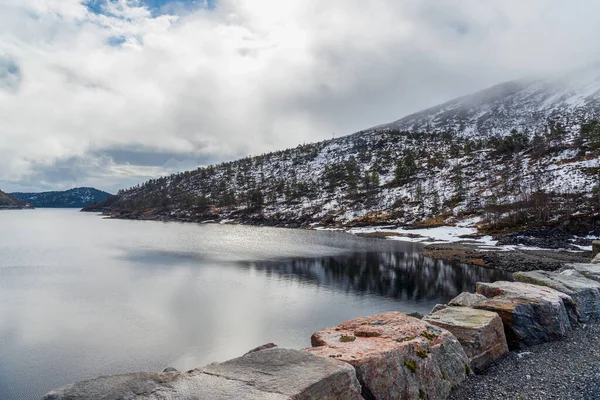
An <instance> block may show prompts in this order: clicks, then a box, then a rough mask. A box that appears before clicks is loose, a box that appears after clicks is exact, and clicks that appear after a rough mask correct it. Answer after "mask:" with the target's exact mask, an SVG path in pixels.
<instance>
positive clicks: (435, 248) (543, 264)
mask: <svg viewBox="0 0 600 400" xmlns="http://www.w3.org/2000/svg"><path fill="white" fill-rule="evenodd" d="M89 212H97V211H89ZM100 216H102V217H103V218H106V219H124V220H134V221H156V222H179V223H196V224H233V225H248V226H259V227H272V228H287V229H305V230H326V231H338V232H344V233H348V234H352V235H356V236H361V237H366V238H376V239H384V240H399V241H406V242H412V243H420V244H422V245H423V246H424V250H423V253H422V255H423V256H425V257H428V258H433V259H438V260H442V261H445V262H448V263H459V264H467V265H475V266H479V267H484V268H489V269H497V270H501V271H507V272H517V271H534V270H545V271H556V270H558V269H560V268H562V267H563V266H564V265H566V264H572V263H586V262H589V260H590V259H591V254H592V251H591V246H589V247H590V249H589V250H588V249H587V248H585V249H582V248H581V247H585V246H579V245H577V244H576V242H577V241H578V242H579V243H589V241H590V239H593V237H589V236H587V237H580V236H577V235H574V234H565V232H563V231H560V230H557V229H556V228H548V229H547V230H539V229H538V230H534V231H530V232H528V231H519V232H511V233H507V234H502V235H496V237H494V238H493V237H492V236H490V235H480V234H479V233H478V230H477V228H476V226H475V225H476V223H477V222H478V220H477V219H470V220H465V221H462V222H459V223H457V224H456V226H439V227H432V228H423V227H412V226H411V227H399V226H395V225H372V226H362V227H355V226H327V225H317V224H315V223H307V221H294V222H290V221H274V220H269V219H224V220H216V219H207V220H184V219H181V218H168V217H166V216H164V215H163V216H160V217H159V218H157V216H156V215H153V216H152V217H149V216H139V217H132V216H124V215H110V214H106V213H102V214H100ZM440 232H442V235H440ZM521 232H524V233H525V234H527V233H531V234H532V235H531V236H525V235H520V233H521ZM557 232H558V233H559V234H555V233H557ZM440 236H441V237H443V238H445V239H446V240H444V239H442V238H440ZM496 238H498V239H496ZM519 242H525V243H519ZM532 244H533V246H532ZM535 244H542V245H546V246H548V245H554V246H555V247H553V248H549V247H540V246H535ZM568 247H571V248H570V249H569V248H568ZM578 247H579V248H578Z"/></svg>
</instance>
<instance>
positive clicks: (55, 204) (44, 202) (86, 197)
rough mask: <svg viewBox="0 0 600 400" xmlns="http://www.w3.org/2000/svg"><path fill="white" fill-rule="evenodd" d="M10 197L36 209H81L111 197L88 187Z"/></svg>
mask: <svg viewBox="0 0 600 400" xmlns="http://www.w3.org/2000/svg"><path fill="white" fill-rule="evenodd" d="M10 195H11V196H13V197H15V198H17V199H20V200H22V201H25V202H27V203H29V204H32V205H33V206H34V207H38V208H44V207H52V208H82V207H85V206H88V205H90V204H94V203H98V202H100V201H103V200H106V199H107V198H109V197H110V196H112V195H111V194H110V193H106V192H103V191H101V190H98V189H94V188H89V187H81V188H74V189H69V190H65V191H62V192H42V193H22V192H15V193H10Z"/></svg>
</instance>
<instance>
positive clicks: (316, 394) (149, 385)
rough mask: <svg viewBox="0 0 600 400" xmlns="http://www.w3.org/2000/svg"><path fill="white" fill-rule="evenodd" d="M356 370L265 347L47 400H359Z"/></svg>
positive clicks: (109, 380) (57, 393)
mask: <svg viewBox="0 0 600 400" xmlns="http://www.w3.org/2000/svg"><path fill="white" fill-rule="evenodd" d="M360 392H361V387H360V384H359V383H358V380H357V378H356V374H355V372H354V368H352V367H351V366H350V365H348V364H346V363H343V362H340V361H337V360H332V359H324V358H322V357H316V356H313V355H311V354H308V353H306V352H303V351H299V350H288V349H279V348H274V349H267V350H262V351H256V352H253V353H249V354H246V355H244V356H242V357H239V358H236V359H233V360H230V361H226V362H224V363H221V364H211V365H209V366H206V367H204V368H201V369H196V370H192V371H189V372H186V373H180V372H167V373H133V374H125V375H115V376H107V377H100V378H96V379H92V380H88V381H82V382H78V383H75V384H73V385H68V386H64V387H62V388H59V389H56V390H54V391H52V392H50V393H48V394H46V396H44V398H43V400H83V399H86V400H88V399H89V400H91V399H94V400H129V399H132V400H133V399H136V400H138V399H148V400H150V399H151V400H159V399H160V400H167V399H169V400H170V399H177V400H199V399H202V400H228V399H241V400H284V399H287V400H291V399H294V400H296V399H298V400H309V399H327V400H344V399H350V400H359V399H362V396H361V395H360Z"/></svg>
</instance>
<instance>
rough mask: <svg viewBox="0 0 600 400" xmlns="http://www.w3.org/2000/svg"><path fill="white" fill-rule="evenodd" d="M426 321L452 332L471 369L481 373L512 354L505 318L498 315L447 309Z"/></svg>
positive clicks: (465, 309)
mask: <svg viewBox="0 0 600 400" xmlns="http://www.w3.org/2000/svg"><path fill="white" fill-rule="evenodd" d="M425 321H426V322H429V323H430V324H432V325H436V326H439V327H440V328H444V329H446V330H447V331H449V332H450V333H452V334H453V335H454V336H456V338H457V339H458V341H459V342H460V344H461V345H462V347H463V349H464V350H465V353H466V354H467V357H469V363H470V364H471V368H473V369H474V370H475V371H477V372H480V371H482V370H484V369H485V368H486V367H487V366H488V365H490V364H491V363H493V362H494V361H496V360H498V359H499V358H501V357H502V356H503V355H504V354H506V353H508V345H507V344H506V336H505V335H504V327H503V325H502V319H500V317H499V316H498V314H496V313H495V312H491V311H486V310H476V309H473V308H470V307H447V308H445V309H443V310H440V311H438V312H435V313H432V314H431V315H428V316H427V317H425Z"/></svg>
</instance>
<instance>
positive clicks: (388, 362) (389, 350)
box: [306, 312, 470, 400]
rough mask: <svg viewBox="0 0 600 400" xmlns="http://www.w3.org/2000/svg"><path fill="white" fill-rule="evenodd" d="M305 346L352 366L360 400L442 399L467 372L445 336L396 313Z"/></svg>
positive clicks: (456, 346) (457, 348)
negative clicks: (361, 391)
mask: <svg viewBox="0 0 600 400" xmlns="http://www.w3.org/2000/svg"><path fill="white" fill-rule="evenodd" d="M311 343H312V345H313V346H314V347H313V348H311V349H306V351H308V352H310V353H312V354H317V355H320V356H323V357H327V358H333V359H337V360H342V361H345V362H347V363H349V364H351V365H353V366H354V368H355V369H356V375H357V376H358V379H359V381H360V383H361V385H362V387H363V396H364V397H365V398H366V399H380V400H386V399H409V400H412V399H430V400H435V399H445V398H446V397H447V396H448V394H449V393H450V390H451V388H453V387H455V386H457V385H458V384H460V383H461V382H463V381H464V380H465V379H466V377H467V375H468V374H469V372H470V367H469V360H468V358H467V355H466V354H465V352H464V350H463V348H462V346H461V345H460V343H459V342H458V340H457V339H456V338H455V337H454V336H453V335H452V334H451V333H450V332H448V331H447V330H445V329H441V328H438V327H436V326H434V325H431V324H429V323H428V322H426V321H423V320H420V319H417V318H413V317H409V316H407V315H405V314H403V313H399V312H390V313H385V314H378V315H374V316H371V317H361V318H356V319H353V320H350V321H347V322H344V323H342V324H340V325H338V326H335V327H332V328H327V329H323V330H320V331H318V332H315V333H314V334H313V335H312V337H311Z"/></svg>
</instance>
